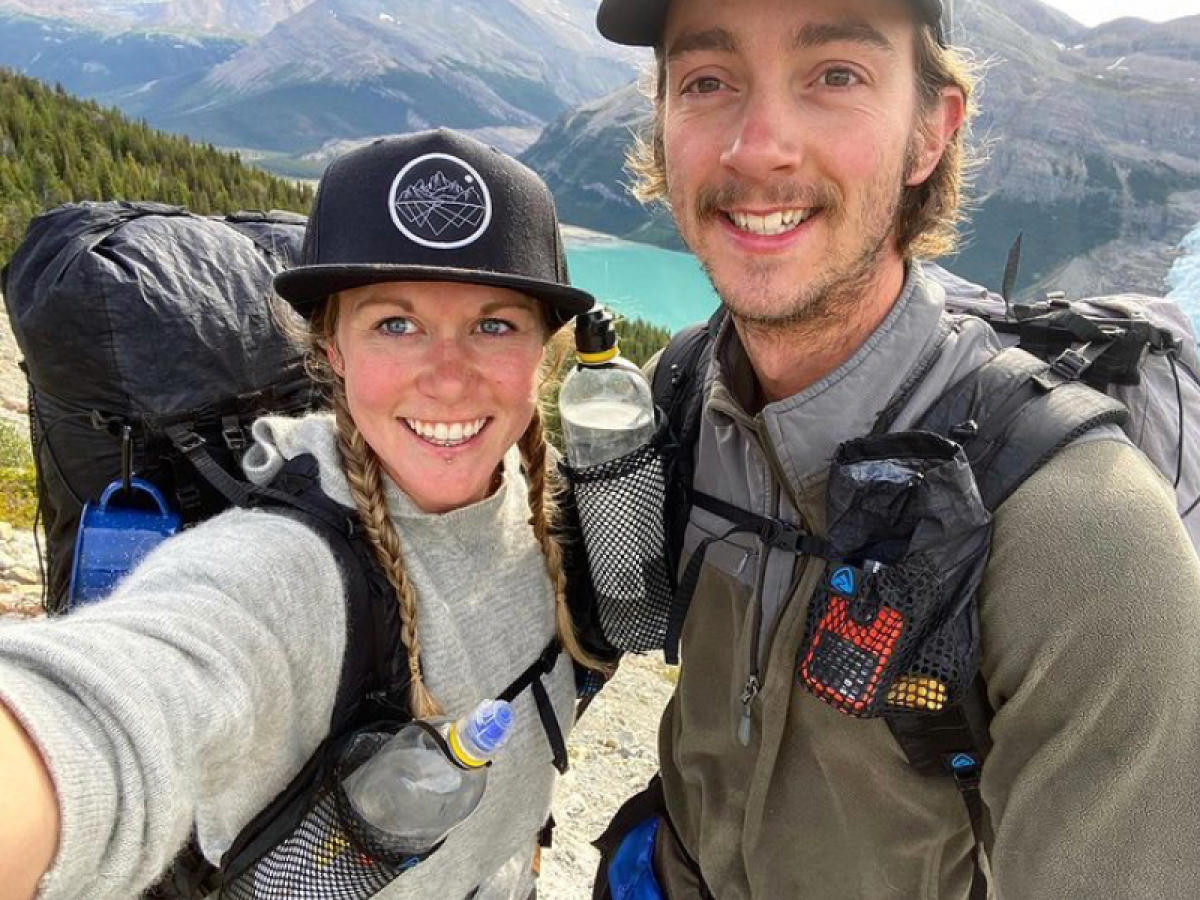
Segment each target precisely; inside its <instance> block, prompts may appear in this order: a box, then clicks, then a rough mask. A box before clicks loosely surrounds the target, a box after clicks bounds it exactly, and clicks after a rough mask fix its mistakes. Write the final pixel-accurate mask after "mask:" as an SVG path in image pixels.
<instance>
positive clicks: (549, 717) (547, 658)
mask: <svg viewBox="0 0 1200 900" xmlns="http://www.w3.org/2000/svg"><path fill="white" fill-rule="evenodd" d="M560 653H562V645H561V644H560V643H559V642H558V638H554V639H553V640H551V641H550V643H548V644H547V645H546V649H545V650H543V651H542V653H541V655H540V656H539V657H538V658H537V659H535V660H534V661H533V663H532V664H531V665H530V666H529V667H528V668H527V669H526V670H525V671H524V672H522V673H521V674H520V675H518V676H517V677H516V679H515V680H514V681H513V683H512V684H510V685H509V686H508V687H506V688H505V689H504V690H503V691H501V693H500V696H499V698H498V699H500V700H506V701H508V702H509V703H511V702H512V701H513V700H515V699H516V697H517V695H518V694H520V693H521V691H523V690H525V688H529V689H530V690H531V691H532V692H533V702H534V703H535V704H536V705H537V711H538V718H539V719H541V720H542V730H543V731H544V732H546V740H547V741H548V742H549V743H550V750H551V751H552V752H553V753H554V768H556V769H558V771H559V772H560V773H562V772H566V771H567V768H568V762H567V742H566V741H565V740H564V739H563V733H562V728H561V726H559V724H558V716H557V715H556V714H555V712H554V704H553V703H551V702H550V694H549V693H547V691H546V685H545V684H543V683H542V678H543V676H546V675H549V674H550V673H551V672H552V671H554V667H555V665H557V663H558V656H559V654H560Z"/></svg>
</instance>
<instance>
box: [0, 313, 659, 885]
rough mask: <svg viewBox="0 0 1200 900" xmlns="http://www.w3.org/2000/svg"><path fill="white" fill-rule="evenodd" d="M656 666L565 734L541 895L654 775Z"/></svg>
mask: <svg viewBox="0 0 1200 900" xmlns="http://www.w3.org/2000/svg"><path fill="white" fill-rule="evenodd" d="M17 359H18V352H17V347H16V343H15V341H13V339H12V334H11V331H10V330H9V327H8V319H7V318H6V316H5V315H4V312H3V307H2V306H0V416H3V417H5V418H7V419H8V420H10V421H15V422H17V423H18V424H20V425H22V426H24V425H25V424H26V423H25V421H24V417H25V413H26V411H27V409H26V396H25V378H24V376H23V375H22V374H21V372H20V371H19V370H18V369H17V366H16V362H17ZM38 573H39V567H38V558H37V553H36V551H35V548H34V540H33V533H32V532H30V531H24V530H21V529H17V528H13V527H12V525H11V524H9V523H7V522H0V627H6V626H8V625H10V624H13V623H14V622H16V621H17V620H20V619H29V618H34V617H36V616H38V615H40V614H41V606H40V600H41V584H40V581H39V574H38ZM671 676H672V671H671V670H669V669H667V668H666V667H665V666H664V665H663V663H662V662H661V659H660V658H649V657H639V658H630V659H629V660H628V661H627V662H625V663H624V664H623V665H622V666H621V670H620V672H618V673H617V676H616V677H615V678H614V679H613V681H612V682H611V683H610V684H609V685H608V686H607V687H606V688H605V689H604V691H603V692H602V693H601V694H600V696H599V697H598V698H597V700H596V701H595V702H594V703H593V704H592V706H591V707H590V708H589V709H588V711H587V713H586V715H584V717H583V718H582V720H580V722H579V724H578V726H577V727H576V728H575V730H574V732H573V733H572V734H571V737H570V741H569V745H568V750H569V753H570V759H571V768H570V771H568V772H567V774H566V775H565V776H563V777H562V778H561V779H560V780H559V784H558V789H557V793H556V795H555V797H556V799H555V802H554V818H555V821H556V822H557V823H558V824H557V828H556V829H555V832H554V847H553V848H552V849H551V850H549V851H547V852H546V853H544V855H543V857H542V877H541V880H540V894H541V896H542V897H544V898H547V900H587V898H590V897H591V895H592V892H591V883H592V875H593V873H594V872H595V869H596V863H597V860H598V854H597V853H596V851H595V850H594V849H593V848H592V847H591V846H590V843H589V842H590V841H591V840H592V839H593V838H595V837H596V836H597V835H598V834H600V832H601V831H603V830H604V826H605V824H606V823H607V822H608V819H609V817H610V816H611V815H612V813H613V812H614V811H615V810H616V808H617V807H618V806H620V804H621V802H622V801H623V800H624V799H625V798H626V797H628V796H629V795H630V794H632V793H634V792H635V791H637V790H639V789H640V788H641V787H642V786H644V785H645V783H646V782H647V781H648V780H649V779H650V777H651V776H652V775H653V774H654V771H655V769H656V768H657V763H656V761H655V756H656V752H655V731H656V726H657V724H658V717H659V714H660V713H661V711H662V707H663V705H664V704H665V703H666V701H667V698H668V697H669V696H670V693H671V689H672V678H671Z"/></svg>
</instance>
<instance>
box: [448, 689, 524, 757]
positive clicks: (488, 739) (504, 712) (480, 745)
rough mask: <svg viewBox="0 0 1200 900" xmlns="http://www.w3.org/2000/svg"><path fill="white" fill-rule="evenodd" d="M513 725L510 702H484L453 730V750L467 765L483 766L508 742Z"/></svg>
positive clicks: (451, 732) (451, 731)
mask: <svg viewBox="0 0 1200 900" xmlns="http://www.w3.org/2000/svg"><path fill="white" fill-rule="evenodd" d="M512 723H513V713H512V707H511V706H509V705H508V702H507V701H505V700H484V701H483V702H482V703H480V704H479V706H477V707H475V711H474V712H472V713H471V715H470V716H468V717H465V718H463V719H459V720H458V722H456V723H455V724H454V726H453V727H452V728H451V729H450V747H451V749H452V750H453V751H454V755H455V756H457V757H458V759H459V761H460V762H462V763H463V764H464V765H467V766H471V767H477V766H482V765H484V764H486V763H487V761H488V760H489V759H491V758H492V757H493V756H495V754H496V751H497V750H499V749H500V747H501V746H503V744H504V742H505V741H506V740H508V734H509V731H510V729H511V728H512Z"/></svg>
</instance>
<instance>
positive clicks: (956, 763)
mask: <svg viewBox="0 0 1200 900" xmlns="http://www.w3.org/2000/svg"><path fill="white" fill-rule="evenodd" d="M978 765H979V760H977V759H976V758H975V757H973V756H972V755H971V754H970V753H956V754H955V755H954V758H953V759H951V760H950V768H951V769H953V770H954V771H955V772H969V771H970V770H971V769H974V768H975V767H977V766H978Z"/></svg>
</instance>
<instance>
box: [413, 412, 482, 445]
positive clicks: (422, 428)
mask: <svg viewBox="0 0 1200 900" xmlns="http://www.w3.org/2000/svg"><path fill="white" fill-rule="evenodd" d="M404 424H405V425H407V426H408V427H409V428H411V429H412V430H413V431H415V432H416V433H417V434H419V435H420V436H421V437H423V438H424V439H425V440H427V441H429V442H430V443H431V444H437V445H438V446H441V447H454V446H457V445H458V444H465V443H466V442H467V441H469V440H470V439H471V438H473V437H475V435H477V434H479V432H480V430H481V429H482V428H483V426H484V425H486V424H487V418H482V419H475V420H474V421H473V422H422V421H421V420H420V419H405V420H404Z"/></svg>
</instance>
